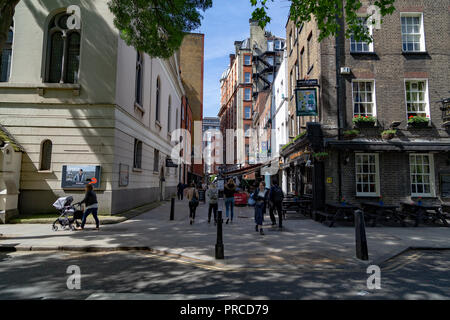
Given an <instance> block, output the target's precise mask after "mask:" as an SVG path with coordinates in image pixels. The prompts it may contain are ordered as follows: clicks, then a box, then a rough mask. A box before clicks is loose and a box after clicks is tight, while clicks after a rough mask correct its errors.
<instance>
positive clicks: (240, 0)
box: [195, 0, 290, 117]
mask: <svg viewBox="0 0 450 320" xmlns="http://www.w3.org/2000/svg"><path fill="white" fill-rule="evenodd" d="M268 4H269V9H270V10H269V15H270V17H271V18H272V22H271V23H270V25H268V26H267V27H266V30H267V31H270V32H272V33H273V34H274V35H276V36H279V37H283V38H285V37H286V29H285V26H286V22H287V17H288V13H289V6H290V1H289V0H275V1H274V2H271V1H268ZM252 11H253V7H252V6H251V4H250V0H213V7H212V8H211V9H208V10H207V11H206V12H204V13H203V17H204V19H203V21H202V26H201V27H200V28H199V29H197V30H196V31H195V32H200V33H204V34H205V74H204V96H203V116H204V117H216V116H217V113H218V112H219V109H220V83H219V80H220V76H221V75H222V73H223V71H224V70H225V69H226V68H227V67H228V64H229V55H230V54H231V53H234V51H235V50H234V41H237V40H244V39H245V38H247V37H249V34H250V26H249V19H250V17H251V13H252Z"/></svg>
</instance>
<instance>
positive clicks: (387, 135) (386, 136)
mask: <svg viewBox="0 0 450 320" xmlns="http://www.w3.org/2000/svg"><path fill="white" fill-rule="evenodd" d="M396 134H397V130H385V131H383V132H382V133H381V138H382V139H383V140H391V139H393V138H394V137H395V135H396Z"/></svg>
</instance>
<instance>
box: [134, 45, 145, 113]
mask: <svg viewBox="0 0 450 320" xmlns="http://www.w3.org/2000/svg"><path fill="white" fill-rule="evenodd" d="M142 69H143V58H142V53H140V52H138V53H137V56H136V92H135V97H134V99H135V103H136V104H138V105H139V106H142V82H143V81H142Z"/></svg>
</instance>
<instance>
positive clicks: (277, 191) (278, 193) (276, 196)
mask: <svg viewBox="0 0 450 320" xmlns="http://www.w3.org/2000/svg"><path fill="white" fill-rule="evenodd" d="M271 198H272V199H271V200H272V201H273V202H282V201H283V190H281V188H280V187H276V186H275V187H273V189H272V194H271Z"/></svg>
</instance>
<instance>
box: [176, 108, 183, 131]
mask: <svg viewBox="0 0 450 320" xmlns="http://www.w3.org/2000/svg"><path fill="white" fill-rule="evenodd" d="M181 109H183V106H181ZM175 129H178V109H177V110H176V111H175Z"/></svg>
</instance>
